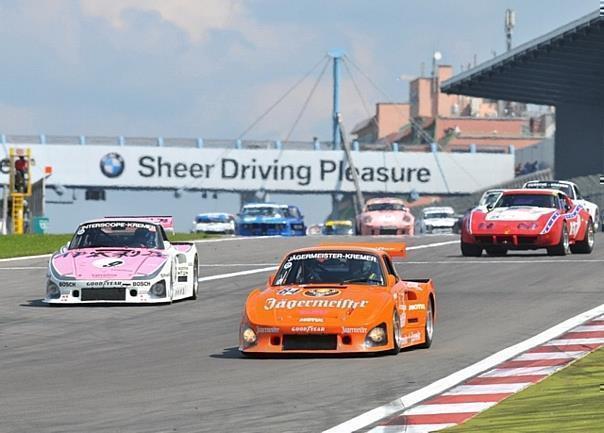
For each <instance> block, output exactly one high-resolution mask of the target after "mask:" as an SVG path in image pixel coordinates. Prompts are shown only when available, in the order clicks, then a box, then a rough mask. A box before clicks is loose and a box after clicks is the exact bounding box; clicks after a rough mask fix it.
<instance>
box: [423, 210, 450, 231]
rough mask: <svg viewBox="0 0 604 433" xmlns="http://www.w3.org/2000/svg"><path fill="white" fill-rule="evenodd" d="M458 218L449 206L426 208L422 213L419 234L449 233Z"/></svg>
mask: <svg viewBox="0 0 604 433" xmlns="http://www.w3.org/2000/svg"><path fill="white" fill-rule="evenodd" d="M458 219H459V217H457V216H455V211H454V210H453V208H452V207H450V206H442V207H427V208H424V210H423V211H422V216H421V220H420V223H419V224H420V226H419V231H420V232H421V233H451V232H452V231H453V227H454V226H455V223H456V222H457V220H458Z"/></svg>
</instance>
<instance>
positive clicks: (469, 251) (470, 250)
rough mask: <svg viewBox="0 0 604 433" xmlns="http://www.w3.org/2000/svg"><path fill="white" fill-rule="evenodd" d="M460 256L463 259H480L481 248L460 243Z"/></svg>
mask: <svg viewBox="0 0 604 433" xmlns="http://www.w3.org/2000/svg"><path fill="white" fill-rule="evenodd" d="M461 254H462V255H463V256H464V257H480V256H481V255H482V248H481V247H479V246H478V245H476V244H468V243H466V242H464V241H461Z"/></svg>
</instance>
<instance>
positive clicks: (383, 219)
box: [356, 198, 415, 235]
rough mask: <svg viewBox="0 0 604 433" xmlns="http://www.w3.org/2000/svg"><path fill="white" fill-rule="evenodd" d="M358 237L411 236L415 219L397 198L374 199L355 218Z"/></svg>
mask: <svg viewBox="0 0 604 433" xmlns="http://www.w3.org/2000/svg"><path fill="white" fill-rule="evenodd" d="M356 227H357V234H359V235H413V232H414V227H415V218H414V217H413V215H412V214H411V212H409V209H408V208H407V207H406V206H405V202H403V200H401V199H398V198H374V199H371V200H368V201H367V203H365V207H364V208H363V212H362V213H361V214H360V215H358V216H357V221H356Z"/></svg>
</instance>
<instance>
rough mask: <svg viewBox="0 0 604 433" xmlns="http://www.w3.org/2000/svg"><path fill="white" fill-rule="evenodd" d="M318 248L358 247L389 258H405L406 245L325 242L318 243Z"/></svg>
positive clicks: (401, 243) (393, 243)
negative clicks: (380, 253) (374, 251)
mask: <svg viewBox="0 0 604 433" xmlns="http://www.w3.org/2000/svg"><path fill="white" fill-rule="evenodd" d="M319 246H320V247H326V248H331V247H333V248H338V247H353V248H354V247H359V248H371V249H373V250H378V251H384V252H385V253H386V254H388V255H389V256H390V257H405V256H406V255H407V245H406V244H405V243H403V242H400V243H395V242H325V243H323V242H322V243H320V244H319Z"/></svg>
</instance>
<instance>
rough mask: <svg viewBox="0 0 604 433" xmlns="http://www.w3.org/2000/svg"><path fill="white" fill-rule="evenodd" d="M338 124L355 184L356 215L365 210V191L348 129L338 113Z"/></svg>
mask: <svg viewBox="0 0 604 433" xmlns="http://www.w3.org/2000/svg"><path fill="white" fill-rule="evenodd" d="M337 120H338V125H339V126H340V133H341V134H342V137H341V138H342V143H343V147H344V154H345V155H346V162H348V168H349V169H350V173H351V174H352V182H353V184H354V191H355V196H356V200H355V205H356V206H355V215H358V214H360V213H361V212H362V211H363V206H365V197H363V191H362V190H361V184H360V182H359V174H358V173H357V170H356V168H355V166H354V161H353V160H352V153H351V149H350V143H349V142H348V138H347V136H346V130H345V129H344V125H343V124H342V116H340V114H338V117H337Z"/></svg>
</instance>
